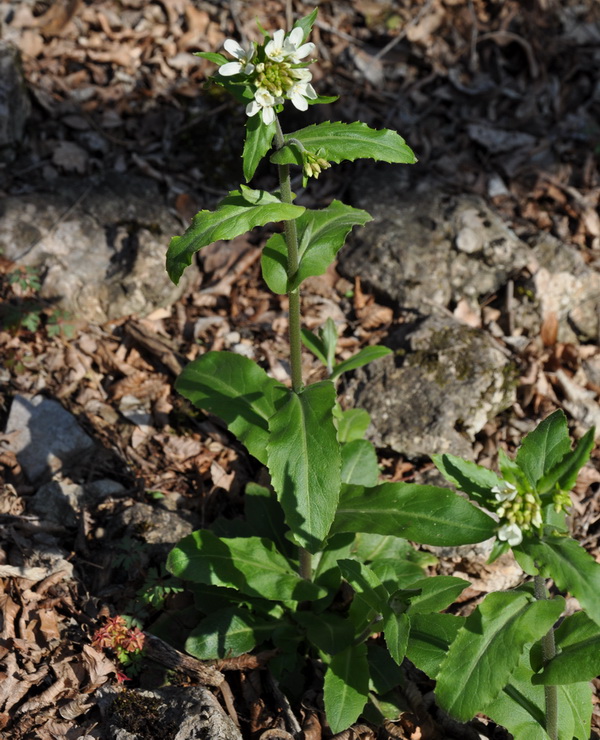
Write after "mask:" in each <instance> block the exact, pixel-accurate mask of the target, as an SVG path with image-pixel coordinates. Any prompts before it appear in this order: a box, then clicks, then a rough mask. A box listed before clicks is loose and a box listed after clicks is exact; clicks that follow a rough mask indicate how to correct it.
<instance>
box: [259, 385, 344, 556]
mask: <svg viewBox="0 0 600 740" xmlns="http://www.w3.org/2000/svg"><path fill="white" fill-rule="evenodd" d="M335 400H336V393H335V387H334V385H333V383H332V382H331V381H329V380H324V381H322V382H320V383H314V384H313V385H309V386H308V387H307V388H305V389H304V390H303V391H302V392H301V393H294V392H293V391H288V395H287V401H285V402H284V403H282V404H280V406H279V408H278V410H277V411H276V412H275V413H274V414H273V416H272V417H271V418H270V420H269V430H270V436H269V441H268V444H267V465H268V467H269V471H270V473H271V480H272V484H273V488H274V489H275V492H276V493H277V498H278V500H279V503H280V504H281V506H282V508H283V510H284V512H285V519H286V523H287V525H288V527H289V528H290V529H291V530H292V532H293V533H294V536H295V538H296V540H297V541H298V542H299V543H300V544H301V545H302V546H303V547H305V548H306V549H307V550H308V551H309V552H313V553H314V552H317V551H318V550H319V548H320V546H321V543H322V542H323V540H324V539H325V537H326V536H327V534H328V533H329V529H330V527H331V523H332V521H333V518H334V516H335V511H336V508H337V504H338V499H339V493H340V485H341V479H340V470H341V457H340V448H339V444H338V441H337V434H336V429H335V425H334V423H333V407H334V405H335Z"/></svg>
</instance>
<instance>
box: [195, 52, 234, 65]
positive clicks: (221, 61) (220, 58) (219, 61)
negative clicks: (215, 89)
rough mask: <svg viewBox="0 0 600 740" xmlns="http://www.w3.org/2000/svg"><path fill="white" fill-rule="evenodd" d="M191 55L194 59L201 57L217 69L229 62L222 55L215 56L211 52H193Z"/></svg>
mask: <svg viewBox="0 0 600 740" xmlns="http://www.w3.org/2000/svg"><path fill="white" fill-rule="evenodd" d="M193 54H194V56H195V57H202V59H207V60H208V61H209V62H213V63H214V64H218V65H219V67H220V66H221V65H223V64H225V63H226V62H228V61H229V60H228V59H227V57H225V56H223V54H217V53H215V52H213V51H195V52H193Z"/></svg>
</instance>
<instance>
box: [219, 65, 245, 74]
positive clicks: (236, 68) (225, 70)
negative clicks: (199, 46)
mask: <svg viewBox="0 0 600 740" xmlns="http://www.w3.org/2000/svg"><path fill="white" fill-rule="evenodd" d="M241 71H242V65H241V64H240V63H239V62H227V64H222V65H221V66H220V67H219V74H220V75H222V76H223V77H231V75H237V74H239V73H240V72H241Z"/></svg>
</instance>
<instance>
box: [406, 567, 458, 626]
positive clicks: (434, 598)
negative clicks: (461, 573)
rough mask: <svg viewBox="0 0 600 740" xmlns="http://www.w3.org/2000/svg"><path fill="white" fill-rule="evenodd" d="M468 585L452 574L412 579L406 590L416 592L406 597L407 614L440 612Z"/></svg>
mask: <svg viewBox="0 0 600 740" xmlns="http://www.w3.org/2000/svg"><path fill="white" fill-rule="evenodd" d="M470 585H471V584H470V583H469V581H465V580H464V579H463V578H456V577H454V576H432V577H429V578H421V579H419V580H417V581H414V582H413V583H411V584H410V585H409V586H407V587H406V589H407V590H408V591H413V590H414V591H415V592H416V593H415V595H414V596H412V597H410V598H409V599H408V608H407V614H409V615H410V616H411V617H412V615H413V614H428V613H430V612H440V611H442V609H446V608H447V607H449V606H450V605H451V604H453V603H454V602H455V600H456V598H457V596H458V595H459V594H461V593H462V592H463V591H464V590H465V588H467V587H468V586H470ZM393 598H394V595H393V594H392V600H393Z"/></svg>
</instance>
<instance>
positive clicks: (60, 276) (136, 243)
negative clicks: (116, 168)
mask: <svg viewBox="0 0 600 740" xmlns="http://www.w3.org/2000/svg"><path fill="white" fill-rule="evenodd" d="M87 183H89V181H86V184H87ZM181 231H182V228H181V225H180V224H179V223H178V222H177V221H176V220H175V219H174V217H173V216H172V215H171V214H170V212H169V210H168V208H167V207H166V205H165V204H164V203H163V198H162V196H161V194H160V192H159V191H158V187H157V184H156V183H155V182H154V181H153V180H149V179H147V178H142V177H135V176H132V175H127V176H124V175H118V174H116V173H113V174H111V175H108V176H106V178H105V179H104V180H101V181H98V182H96V183H92V184H91V186H90V187H89V189H88V190H86V189H85V188H84V187H82V184H81V181H80V180H77V179H70V178H64V179H62V180H57V181H56V182H55V183H54V185H53V190H52V192H48V193H29V194H25V195H17V196H11V197H8V198H5V199H4V200H3V202H2V203H1V204H0V253H3V254H4V256H5V257H6V258H7V259H9V260H12V261H13V262H16V263H18V264H21V265H31V266H34V267H38V268H39V269H40V271H41V273H42V288H41V293H40V294H41V296H42V297H43V298H46V299H48V300H50V301H52V302H54V303H56V304H57V305H59V306H60V307H61V308H63V309H65V310H67V311H68V312H70V313H72V314H73V315H74V316H75V317H77V318H83V319H85V320H87V321H94V322H100V323H102V322H104V321H106V320H109V319H116V318H119V317H122V316H128V315H130V314H137V315H144V314H147V313H150V312H151V311H153V310H154V309H155V308H157V307H159V306H166V305H170V304H172V303H174V302H175V301H176V300H177V299H178V298H179V297H180V296H181V295H182V293H183V291H184V290H185V288H186V285H187V284H188V281H189V279H190V276H191V274H192V271H191V270H188V271H187V272H186V273H184V276H183V278H182V280H181V281H180V284H179V286H175V285H173V283H171V281H170V280H169V278H168V276H167V273H166V271H165V255H166V250H167V246H168V244H169V239H170V237H171V236H172V235H174V234H177V233H180V232H181Z"/></svg>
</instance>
